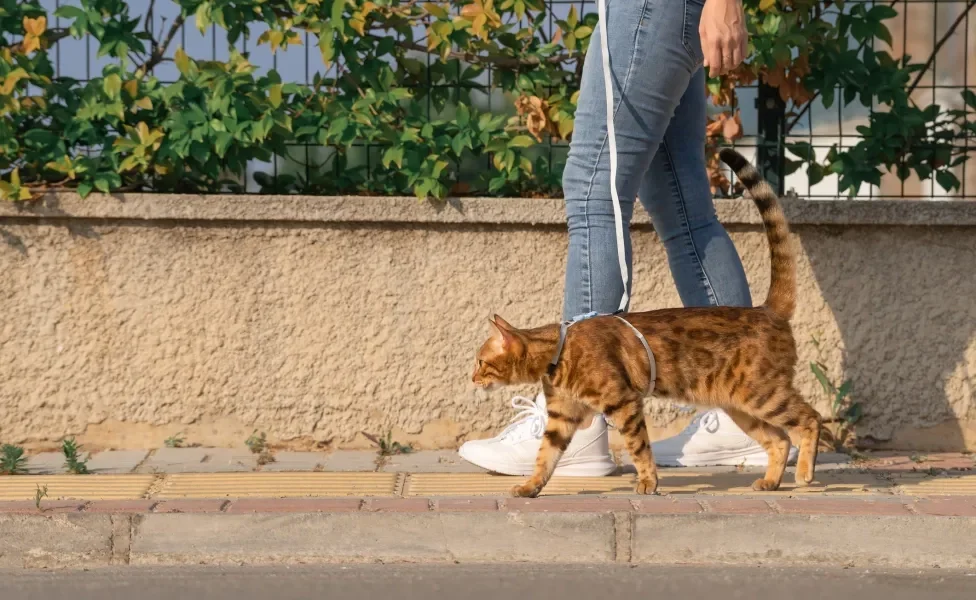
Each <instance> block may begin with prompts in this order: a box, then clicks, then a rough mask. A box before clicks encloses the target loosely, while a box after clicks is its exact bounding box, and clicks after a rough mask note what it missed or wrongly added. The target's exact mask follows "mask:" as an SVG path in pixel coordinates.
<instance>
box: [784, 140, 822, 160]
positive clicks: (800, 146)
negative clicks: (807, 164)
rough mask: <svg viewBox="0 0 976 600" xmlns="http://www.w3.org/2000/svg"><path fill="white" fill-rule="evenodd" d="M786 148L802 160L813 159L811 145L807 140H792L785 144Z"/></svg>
mask: <svg viewBox="0 0 976 600" xmlns="http://www.w3.org/2000/svg"><path fill="white" fill-rule="evenodd" d="M786 148H787V149H788V150H789V151H790V152H792V153H793V154H795V155H797V156H799V157H800V158H802V159H803V160H806V161H810V160H814V159H815V155H814V152H813V146H812V145H810V143H809V142H793V143H791V144H787V145H786Z"/></svg>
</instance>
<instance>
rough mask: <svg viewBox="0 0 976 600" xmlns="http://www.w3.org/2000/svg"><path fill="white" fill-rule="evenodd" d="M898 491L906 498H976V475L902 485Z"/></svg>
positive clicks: (926, 480)
mask: <svg viewBox="0 0 976 600" xmlns="http://www.w3.org/2000/svg"><path fill="white" fill-rule="evenodd" d="M898 491H899V492H900V493H902V494H904V495H906V496H976V475H963V476H962V477H936V478H933V479H923V480H920V481H913V482H911V483H907V482H906V483H901V484H899V485H898Z"/></svg>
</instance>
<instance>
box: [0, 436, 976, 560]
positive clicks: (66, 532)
mask: <svg viewBox="0 0 976 600" xmlns="http://www.w3.org/2000/svg"><path fill="white" fill-rule="evenodd" d="M190 450H193V451H194V452H195V454H192V456H193V457H195V458H194V459H193V460H190V461H183V462H180V461H179V460H176V458H179V457H177V456H176V454H180V453H174V452H172V451H157V452H156V453H153V454H152V455H150V454H149V453H146V455H145V456H143V457H142V458H141V459H140V460H138V461H135V462H133V461H132V460H131V458H130V459H129V462H128V463H127V464H126V465H125V466H120V467H117V470H116V472H115V473H107V474H95V475H89V476H79V475H28V476H13V477H0V500H3V501H0V567H81V566H85V567H88V566H105V565H124V564H200V563H202V564H267V563H316V562H376V561H380V562H464V563H469V562H511V561H522V562H589V563H594V562H616V563H668V564H676V563H716V562H718V563H729V564H756V563H762V564H782V565H792V564H816V565H847V564H857V565H869V564H870V565H888V566H899V567H932V566H941V567H958V568H965V567H974V566H976V472H974V471H973V459H972V457H971V456H963V455H930V456H928V457H922V456H905V455H897V454H889V455H884V456H875V457H873V458H872V459H870V460H868V461H860V462H856V463H845V462H840V461H835V462H826V461H821V464H820V466H819V470H818V481H817V482H816V484H815V485H813V486H811V487H809V488H804V489H801V490H797V489H794V488H793V487H792V486H791V485H786V486H784V488H783V489H782V490H780V491H778V492H773V493H766V494H761V495H758V494H756V493H754V492H752V491H751V489H750V488H749V485H750V483H751V481H752V480H753V479H754V478H755V477H756V472H755V470H754V469H753V470H750V469H735V468H721V469H719V468H716V469H695V470H692V469H662V470H661V473H660V475H661V488H660V493H661V495H659V496H653V497H640V496H635V495H633V480H634V475H633V474H632V473H631V472H629V469H628V467H627V465H622V467H621V472H620V473H618V474H617V475H614V476H611V477H604V478H556V479H554V480H553V481H552V482H551V484H550V485H549V486H548V487H547V488H546V491H545V492H546V497H543V498H539V499H535V500H525V499H512V498H508V497H507V491H508V490H509V489H510V488H511V486H512V485H514V484H515V483H516V482H518V481H520V478H512V477H501V476H494V475H490V474H486V473H483V472H471V471H473V470H474V471H476V470H475V469H472V468H471V467H470V466H469V465H464V464H462V463H461V462H460V461H458V460H457V459H456V454H453V453H417V454H409V455H402V456H396V457H389V458H388V459H384V460H380V461H376V460H375V459H376V456H375V455H373V459H374V460H373V464H372V469H371V470H365V469H362V468H361V469H360V470H355V469H353V468H352V467H353V466H354V465H357V464H359V465H362V463H363V461H365V459H366V458H367V457H366V456H365V455H363V454H362V453H334V454H333V455H330V456H329V457H325V458H324V459H322V460H318V459H317V460H316V462H315V463H314V465H313V464H310V462H311V461H305V462H304V463H302V464H303V465H304V467H305V470H297V469H295V470H291V471H290V472H288V471H287V470H284V465H285V464H288V463H286V461H284V460H279V462H278V463H272V464H273V465H276V468H278V469H283V470H284V471H285V472H273V471H271V470H269V469H267V467H268V466H271V465H265V466H264V468H261V469H259V470H257V471H255V469H257V465H256V464H255V465H254V467H251V468H249V469H243V468H239V466H240V465H238V464H237V463H236V462H235V460H236V459H232V458H228V457H229V456H231V455H229V454H222V452H220V451H216V450H212V449H190ZM224 452H228V453H229V452H234V451H224ZM181 454H182V455H183V456H191V453H181ZM282 454H285V453H281V454H279V459H280V458H281V457H282ZM113 456H119V457H121V456H122V455H121V454H116V455H113ZM452 456H453V457H454V458H453V459H452ZM207 457H209V458H207ZM214 457H220V458H217V459H216V460H215V458H214ZM96 458H98V457H97V456H96ZM244 458H249V457H247V456H244ZM319 458H321V457H319ZM154 459H155V460H154ZM835 459H836V457H835ZM357 461H358V462H357ZM92 463H95V460H94V459H93V461H92ZM298 463H299V461H297V460H296V461H291V463H290V464H293V465H297V464H298ZM149 464H153V467H152V468H150V469H147V465H149ZM330 465H331V466H332V467H333V469H332V470H325V469H326V467H327V466H330ZM343 465H346V466H348V467H349V470H341V469H340V468H337V467H341V466H343ZM33 466H34V468H35V470H37V462H35V463H34V465H33ZM245 466H246V463H245ZM217 467H219V468H220V470H223V471H224V472H221V473H213V472H211V473H207V472H200V471H203V470H205V469H210V470H217ZM104 468H106V469H108V467H104ZM123 469H124V471H125V472H123V473H119V472H118V470H123ZM147 471H148V472H147ZM791 479H792V477H791V476H788V480H791ZM39 489H46V491H47V496H46V497H45V498H42V499H41V501H40V503H39V504H40V509H39V508H38V505H37V503H36V502H35V500H34V498H35V495H36V493H37V491H38V490H39Z"/></svg>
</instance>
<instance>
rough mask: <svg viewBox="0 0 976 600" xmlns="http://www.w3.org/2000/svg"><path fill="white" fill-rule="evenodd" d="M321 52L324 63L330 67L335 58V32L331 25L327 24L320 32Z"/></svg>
mask: <svg viewBox="0 0 976 600" xmlns="http://www.w3.org/2000/svg"><path fill="white" fill-rule="evenodd" d="M319 52H321V53H322V63H323V64H324V65H325V66H326V67H329V66H330V65H331V64H332V59H333V58H335V32H334V31H333V30H332V24H331V23H326V24H325V25H323V26H322V29H320V30H319Z"/></svg>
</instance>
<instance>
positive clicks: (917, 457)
mask: <svg viewBox="0 0 976 600" xmlns="http://www.w3.org/2000/svg"><path fill="white" fill-rule="evenodd" d="M908 458H909V459H910V460H911V461H912V462H913V463H915V464H918V465H920V464H922V463H923V462H926V461H928V459H929V457H928V456H925V455H924V454H919V453H918V452H916V453H914V454H912V455H911V456H909V457H908Z"/></svg>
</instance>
